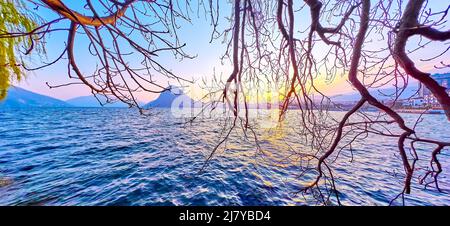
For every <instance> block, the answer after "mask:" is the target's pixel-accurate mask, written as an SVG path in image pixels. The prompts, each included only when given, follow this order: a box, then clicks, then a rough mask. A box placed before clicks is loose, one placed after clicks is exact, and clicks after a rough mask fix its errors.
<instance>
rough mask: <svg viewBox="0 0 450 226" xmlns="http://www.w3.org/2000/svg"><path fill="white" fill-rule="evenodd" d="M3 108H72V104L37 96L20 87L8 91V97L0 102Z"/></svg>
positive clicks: (13, 87)
mask: <svg viewBox="0 0 450 226" xmlns="http://www.w3.org/2000/svg"><path fill="white" fill-rule="evenodd" d="M0 107H2V108H27V107H72V106H71V105H70V104H68V103H66V102H64V101H62V100H58V99H55V98H52V97H49V96H44V95H41V94H37V93H34V92H31V91H28V90H25V89H22V88H19V87H15V86H12V87H10V88H9V89H8V95H7V96H6V98H5V99H4V100H2V101H0Z"/></svg>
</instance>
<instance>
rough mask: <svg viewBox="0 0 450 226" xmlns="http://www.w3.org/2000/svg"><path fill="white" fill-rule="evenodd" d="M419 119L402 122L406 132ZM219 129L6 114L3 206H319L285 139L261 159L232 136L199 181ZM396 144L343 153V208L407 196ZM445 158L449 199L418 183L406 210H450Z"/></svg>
mask: <svg viewBox="0 0 450 226" xmlns="http://www.w3.org/2000/svg"><path fill="white" fill-rule="evenodd" d="M336 114H341V113H336ZM415 117H417V115H407V116H406V118H407V119H408V120H409V121H410V123H412V122H413V119H414V118H415ZM289 120H290V122H289V124H291V125H293V124H295V123H291V122H295V118H294V117H291V118H290V119H289ZM423 125H424V126H423V128H422V129H421V130H420V133H421V134H422V135H423V136H425V137H437V138H440V139H443V140H447V141H448V140H450V124H449V123H448V122H447V120H446V119H445V117H444V116H443V115H427V116H425V120H424V122H423ZM221 128H222V126H221V125H220V124H219V123H218V120H205V121H197V122H195V123H193V124H192V125H185V124H180V123H179V120H177V119H174V118H173V117H172V116H171V115H170V114H169V113H168V112H166V111H161V112H159V113H158V114H156V115H154V116H150V117H144V116H141V115H139V114H138V113H136V112H135V111H133V110H128V109H95V108H92V109H77V108H67V109H22V110H18V109H10V110H6V109H0V181H1V183H0V205H315V204H317V200H316V199H315V198H313V197H312V196H309V195H305V196H302V195H296V192H297V191H298V190H299V189H300V188H301V187H302V186H304V185H306V184H308V183H309V182H311V180H312V179H313V175H302V176H301V175H300V169H299V167H298V162H296V160H295V156H293V155H292V154H291V153H290V152H291V151H292V149H295V150H301V149H302V148H305V147H302V145H301V144H299V142H297V141H296V139H298V138H297V137H296V136H294V135H293V133H294V132H292V131H290V130H288V129H283V128H279V129H276V130H267V131H264V132H260V133H261V134H260V136H259V144H260V146H261V148H262V150H264V152H265V154H264V155H259V154H258V152H257V151H256V149H255V145H254V143H253V142H251V141H248V140H245V139H244V137H243V136H242V134H239V132H236V133H232V134H231V138H230V140H229V141H228V142H227V143H226V150H224V149H219V151H218V153H217V155H216V156H215V157H214V158H213V159H212V160H211V162H210V163H209V165H208V167H207V168H206V169H205V170H204V171H203V172H200V169H201V167H202V165H203V164H204V162H205V158H206V156H207V155H208V154H209V153H210V151H211V150H212V149H213V148H214V146H215V145H216V144H217V143H218V142H219V141H220V140H219V138H218V137H219V135H220V133H221ZM395 144H396V141H395V140H390V139H388V138H379V137H369V138H367V139H366V140H364V141H357V142H356V143H355V145H354V146H353V161H352V162H350V161H351V153H350V152H348V151H344V152H342V153H341V155H340V157H339V158H338V159H337V161H336V162H335V163H334V164H333V165H332V166H333V170H334V174H335V176H336V183H337V188H338V190H339V192H340V198H341V201H342V203H343V204H344V205H388V204H389V202H390V200H391V199H393V198H394V197H395V196H396V195H397V194H398V193H399V192H400V191H401V190H402V185H403V184H402V181H403V168H402V165H401V161H400V159H399V157H398V154H397V148H396V146H395ZM419 152H420V154H422V155H423V156H427V155H429V153H430V150H429V149H423V150H419ZM439 158H440V159H441V161H442V164H443V168H444V172H443V173H442V174H441V176H440V179H441V184H440V187H441V188H442V190H443V192H442V193H439V192H438V191H436V190H435V189H433V188H429V189H424V188H423V186H422V185H419V184H418V182H417V181H418V180H417V177H418V176H420V175H415V179H414V181H413V182H414V184H413V190H412V194H411V195H407V196H406V204H407V205H450V194H449V193H450V190H449V189H450V173H449V171H450V165H449V163H450V158H449V150H448V149H445V150H444V151H443V152H442V154H441V155H440V156H439ZM428 161H429V160H426V159H424V160H423V161H422V162H421V161H419V166H426V165H427V164H428ZM334 204H336V203H334ZM395 204H400V203H399V202H396V203H395Z"/></svg>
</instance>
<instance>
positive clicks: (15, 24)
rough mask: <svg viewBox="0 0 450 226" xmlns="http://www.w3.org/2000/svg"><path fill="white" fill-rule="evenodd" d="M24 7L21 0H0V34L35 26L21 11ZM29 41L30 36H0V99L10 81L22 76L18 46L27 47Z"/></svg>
mask: <svg viewBox="0 0 450 226" xmlns="http://www.w3.org/2000/svg"><path fill="white" fill-rule="evenodd" d="M24 9H26V7H25V5H24V3H23V2H22V1H21V0H0V34H8V33H16V32H20V33H24V32H29V31H31V30H32V29H33V28H34V27H35V26H36V23H35V22H34V20H33V19H32V18H31V16H30V15H27V14H25V13H23V12H22V11H21V10H24ZM31 41H32V40H31V39H30V36H23V37H15V38H5V37H0V100H1V99H3V98H5V96H6V93H7V89H8V87H9V85H10V83H11V81H13V80H14V79H15V80H20V79H21V78H22V75H23V73H22V70H21V69H20V66H19V64H18V63H17V62H18V61H19V60H20V58H21V55H22V53H21V52H20V51H19V47H23V48H29V47H30V45H31V44H32V43H31Z"/></svg>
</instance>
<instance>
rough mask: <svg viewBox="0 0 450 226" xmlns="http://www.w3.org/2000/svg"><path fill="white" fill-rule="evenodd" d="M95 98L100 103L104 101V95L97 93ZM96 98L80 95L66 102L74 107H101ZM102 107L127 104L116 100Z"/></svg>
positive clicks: (124, 106) (125, 105)
mask: <svg viewBox="0 0 450 226" xmlns="http://www.w3.org/2000/svg"><path fill="white" fill-rule="evenodd" d="M97 98H98V99H99V100H100V101H101V102H102V103H106V97H104V96H102V95H98V96H97ZM97 98H95V97H94V96H82V97H75V98H72V99H70V100H67V101H66V102H67V103H69V104H71V105H73V106H75V107H88V108H95V107H102V105H101V104H100V103H99V102H98V100H97ZM103 107H109V108H126V107H128V105H127V104H124V103H122V102H120V101H117V102H114V103H107V104H105V105H103Z"/></svg>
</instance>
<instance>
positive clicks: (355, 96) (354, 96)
mask: <svg viewBox="0 0 450 226" xmlns="http://www.w3.org/2000/svg"><path fill="white" fill-rule="evenodd" d="M417 89H418V88H415V87H408V88H406V89H405V91H404V92H403V93H402V94H401V95H400V98H399V99H406V98H409V97H411V96H413V95H414V94H416V92H417ZM369 92H370V94H372V96H374V97H375V98H377V99H378V100H383V101H384V100H391V99H392V97H393V96H395V89H393V88H388V89H376V90H374V89H371V90H369ZM360 98H361V95H360V94H359V93H357V92H352V93H346V94H341V95H335V96H332V97H331V99H332V100H333V101H334V102H353V101H358V100H359V99H360Z"/></svg>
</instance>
